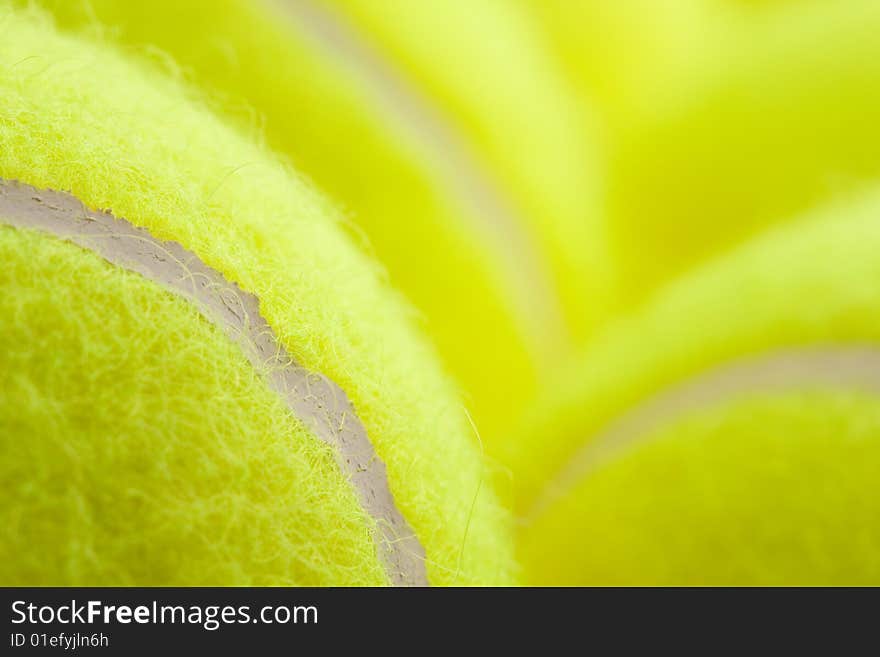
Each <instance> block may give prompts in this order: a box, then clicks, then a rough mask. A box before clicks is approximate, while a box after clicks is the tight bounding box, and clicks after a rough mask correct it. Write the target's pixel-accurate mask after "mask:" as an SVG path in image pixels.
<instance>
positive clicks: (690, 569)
mask: <svg viewBox="0 0 880 657" xmlns="http://www.w3.org/2000/svg"><path fill="white" fill-rule="evenodd" d="M878 216H880V196H878V195H877V194H874V195H873V196H871V197H870V198H867V199H865V200H864V201H860V202H859V203H855V202H852V203H849V204H846V205H843V206H840V207H835V208H832V209H829V210H826V211H824V212H820V213H817V214H816V215H814V216H811V217H809V218H803V219H802V220H801V221H800V222H799V223H798V224H796V225H794V224H793V225H789V226H786V227H784V228H781V229H777V230H775V231H772V232H771V233H770V234H767V235H765V236H764V237H763V238H761V239H760V240H757V241H754V242H752V243H750V244H747V245H745V246H744V247H742V248H740V249H739V250H737V251H735V252H733V253H731V254H729V255H728V256H725V257H724V258H722V259H719V260H717V261H714V262H712V263H710V264H708V265H706V266H704V267H702V268H699V269H698V270H695V271H693V272H691V274H689V275H688V276H687V277H685V278H683V279H681V280H680V281H678V282H676V283H675V284H673V285H672V286H670V287H669V288H668V289H667V290H666V291H665V293H664V294H662V295H660V296H658V297H657V299H655V301H654V302H652V303H651V304H649V305H648V306H647V307H646V308H645V309H644V310H643V311H641V312H640V313H638V314H636V315H634V316H632V317H630V318H627V319H624V320H621V321H620V322H618V323H617V324H615V325H614V326H612V327H611V328H610V329H609V331H608V332H607V333H606V334H605V335H604V336H603V337H602V338H601V339H598V340H597V341H596V342H595V343H594V344H593V345H591V347H590V348H589V349H588V350H587V351H586V353H584V354H583V356H582V358H580V359H578V360H577V362H576V363H575V364H573V365H572V367H571V368H570V369H569V370H567V371H566V373H564V374H562V375H560V376H558V377H557V378H556V379H554V381H553V384H552V386H550V385H548V389H547V393H546V394H545V395H544V399H543V400H542V401H541V402H540V403H539V404H538V405H537V406H536V408H535V409H534V410H533V414H532V415H531V419H530V421H529V422H528V423H527V425H526V426H525V427H524V428H523V430H522V432H521V434H520V435H517V436H512V437H511V441H510V442H509V449H510V452H509V454H508V460H507V463H508V464H509V465H510V467H511V469H512V471H513V473H514V476H515V479H516V481H517V482H518V483H519V491H518V492H519V495H520V499H519V501H518V503H519V513H520V515H521V517H522V519H523V529H522V532H521V536H520V546H519V547H520V552H521V557H522V559H523V567H524V570H525V574H526V577H527V580H528V581H530V582H531V583H541V584H739V585H742V584H844V583H846V584H877V583H878V582H880V567H878V562H877V559H876V558H874V555H875V554H876V551H877V549H878V545H880V525H878V523H877V517H878V516H877V513H878V505H877V502H876V495H874V490H875V488H876V481H877V476H878V473H880V374H878V373H880V291H878V288H877V286H876V285H874V283H873V281H876V280H877V278H878V276H880V260H878V258H877V255H876V254H877V252H878V249H880V221H878V220H877V219H878Z"/></svg>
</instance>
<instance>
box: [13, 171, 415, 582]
mask: <svg viewBox="0 0 880 657" xmlns="http://www.w3.org/2000/svg"><path fill="white" fill-rule="evenodd" d="M2 224H7V225H10V226H14V227H18V228H28V229H34V230H40V231H43V232H46V233H49V234H51V235H54V236H56V237H59V238H61V239H64V240H67V241H69V242H72V243H74V244H76V245H78V246H80V247H82V248H84V249H87V250H89V251H92V252H94V253H96V254H98V255H99V256H101V257H102V258H104V259H105V260H107V261H108V262H110V263H111V264H113V265H116V266H118V267H121V268H123V269H127V270H129V271H133V272H136V273H138V274H140V275H141V276H143V277H144V278H147V279H149V280H151V281H153V282H155V283H157V284H159V285H161V286H162V287H163V288H165V289H167V290H169V291H170V292H172V293H174V294H177V295H179V296H181V297H183V298H185V299H187V300H188V301H190V302H192V303H193V305H194V306H195V307H196V308H197V309H198V310H199V312H200V313H201V314H202V315H203V316H204V317H205V318H206V319H208V320H209V321H211V322H213V323H214V324H216V325H217V326H218V327H219V328H220V329H222V330H223V332H224V333H226V335H228V336H229V337H230V338H231V339H232V340H233V341H234V342H235V343H236V344H238V345H239V346H240V347H241V349H242V350H243V351H244V354H245V356H246V357H247V359H248V360H249V361H250V362H251V364H252V365H253V366H254V368H255V369H256V370H257V371H258V372H259V373H260V374H261V375H263V376H264V377H265V379H266V381H267V383H268V384H269V386H270V387H271V388H272V389H274V390H275V391H276V392H277V393H278V394H279V395H280V396H281V398H282V399H283V401H284V402H285V404H286V405H287V406H288V408H289V409H290V411H291V412H292V413H293V415H294V416H295V417H297V418H298V419H299V420H301V421H302V422H303V423H304V424H305V425H306V426H307V427H309V428H310V429H311V430H312V431H313V432H314V434H315V435H316V436H317V437H318V438H320V439H321V440H323V441H324V442H326V443H328V444H330V445H331V446H333V448H334V450H333V452H334V454H335V455H336V460H337V462H338V464H339V467H340V469H341V470H342V471H343V472H344V473H345V474H346V476H347V477H348V478H349V479H350V480H351V482H352V485H353V486H354V489H355V492H356V494H357V496H358V499H359V501H360V504H361V506H362V507H363V509H364V511H366V512H367V513H368V514H369V515H370V516H371V517H372V518H373V519H374V520H375V522H376V525H377V527H378V529H379V532H378V533H377V536H376V542H377V550H378V553H379V558H380V559H381V560H382V563H383V564H384V566H385V570H386V572H387V573H388V578H389V579H390V581H391V582H392V583H393V584H396V585H403V586H407V585H409V586H426V585H427V584H428V576H427V571H426V568H425V550H424V547H423V546H422V544H421V543H420V542H419V539H418V538H417V537H416V535H415V532H413V530H412V528H411V527H410V526H409V523H407V521H406V518H404V517H403V514H402V513H401V512H400V510H399V509H398V508H397V506H396V505H395V502H394V498H393V496H392V494H391V491H390V489H389V487H388V479H387V475H386V471H385V464H384V463H383V462H382V460H381V459H380V458H379V456H378V455H377V454H376V452H375V450H374V449H373V445H372V444H371V443H370V441H369V438H368V436H367V431H366V429H365V428H364V426H363V424H362V423H361V421H360V419H359V418H358V416H357V414H356V413H355V411H354V408H353V407H352V405H351V402H350V401H349V399H348V397H347V396H346V394H345V392H343V391H342V389H341V388H339V386H337V385H336V384H335V383H333V382H332V381H330V380H329V379H327V378H326V377H324V376H322V375H320V374H317V373H314V372H309V371H307V370H305V369H303V368H302V367H300V366H299V365H297V364H296V362H295V361H294V360H293V358H292V357H291V356H290V354H289V353H288V352H287V350H286V349H285V348H284V345H282V344H281V342H280V340H279V339H278V336H277V335H276V334H275V331H274V330H273V329H272V327H271V326H269V324H268V323H267V322H266V320H265V319H264V318H263V317H262V315H260V304H259V301H258V299H257V298H256V297H255V296H254V295H253V294H250V293H249V292H246V291H244V290H242V289H241V288H239V287H238V285H236V284H235V283H231V282H229V281H227V280H226V278H225V277H224V276H223V274H221V273H220V272H219V271H217V270H216V269H212V268H211V267H209V266H208V265H206V264H205V263H204V262H203V261H202V260H200V259H199V257H198V256H197V255H196V254H195V253H193V252H191V251H188V250H186V249H185V248H183V247H182V246H181V245H180V244H178V243H177V242H163V241H161V240H158V239H156V238H155V237H153V236H152V235H151V234H150V233H149V232H148V231H147V230H145V229H143V228H139V227H137V226H134V225H133V224H131V223H129V222H128V221H125V220H124V219H120V218H117V217H114V216H113V215H111V214H109V213H106V212H93V211H91V210H88V209H87V208H85V207H84V206H83V204H82V203H81V202H80V201H79V200H78V199H76V198H75V197H74V196H71V195H70V194H65V193H61V192H55V191H45V190H38V189H35V188H33V187H31V186H29V185H24V184H21V183H17V182H14V181H7V180H3V179H0V225H2Z"/></svg>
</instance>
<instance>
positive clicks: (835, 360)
mask: <svg viewBox="0 0 880 657" xmlns="http://www.w3.org/2000/svg"><path fill="white" fill-rule="evenodd" d="M816 389H833V390H858V391H865V392H871V393H880V347H877V346H871V345H850V346H830V345H829V346H822V347H812V348H807V347H805V348H792V349H784V350H778V351H774V352H769V353H766V354H763V355H759V356H753V357H750V358H745V359H743V360H739V361H736V362H733V363H729V364H725V365H721V366H719V367H717V368H715V369H713V370H710V371H708V372H704V373H701V374H697V375H695V376H693V377H691V378H690V379H688V380H687V381H684V382H681V383H678V384H675V385H673V386H671V387H669V388H667V389H666V390H662V391H660V392H658V393H656V394H655V395H654V396H653V397H650V398H648V399H646V400H644V401H642V402H641V403H639V404H637V405H636V406H635V407H634V408H632V409H630V410H628V411H626V412H625V413H624V414H623V415H621V416H619V417H617V418H616V419H614V420H612V421H611V422H610V423H608V424H607V425H606V426H605V428H604V429H602V430H600V431H599V432H598V433H596V434H594V435H593V436H591V437H590V438H588V439H587V440H585V441H584V444H583V447H581V448H580V449H579V450H578V451H577V452H576V453H575V454H574V456H572V458H571V459H569V460H568V462H567V463H566V464H565V466H564V467H563V468H562V469H561V470H559V472H558V473H557V474H556V475H555V476H554V477H553V478H552V479H551V481H550V482H549V483H548V484H547V486H546V487H545V488H544V490H543V491H542V493H541V495H539V496H538V498H537V499H536V501H535V503H534V504H533V505H532V508H531V509H530V510H529V511H528V513H527V514H526V516H525V517H526V522H531V521H533V520H534V519H535V518H537V517H538V516H540V515H541V514H542V513H543V512H544V511H546V510H547V508H548V507H549V506H550V505H551V504H552V503H553V502H554V501H555V500H557V499H559V498H560V497H562V496H564V495H566V494H567V493H569V492H571V490H572V489H573V488H574V487H575V486H577V484H578V483H579V482H580V481H581V480H582V479H583V478H584V477H586V476H588V475H589V474H590V473H591V472H592V471H594V470H595V469H597V468H598V467H600V466H602V465H603V464H605V463H607V462H608V461H610V460H611V459H613V458H615V457H617V456H619V455H620V454H621V453H623V452H624V451H625V450H627V449H632V448H633V447H634V446H636V445H638V444H639V443H640V442H641V441H643V440H646V439H649V438H650V437H651V436H653V435H656V434H657V433H658V429H660V428H662V427H663V426H664V425H669V424H672V423H673V422H675V421H677V420H679V419H680V418H682V417H684V416H686V415H688V414H689V413H694V412H696V411H699V410H700V409H704V408H709V407H712V406H716V405H718V404H721V403H724V402H728V401H732V400H735V399H738V398H744V397H750V396H756V395H762V394H772V393H779V392H789V391H791V392H793V391H797V390H805V391H806V390H816Z"/></svg>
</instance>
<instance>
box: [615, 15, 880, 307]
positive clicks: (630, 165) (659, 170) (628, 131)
mask: <svg viewBox="0 0 880 657" xmlns="http://www.w3.org/2000/svg"><path fill="white" fill-rule="evenodd" d="M734 27H735V29H733V28H734ZM878 29H880V4H878V3H877V2H874V1H873V0H867V1H866V0H845V1H843V2H833V3H828V2H794V3H786V4H783V5H780V6H772V7H766V8H763V9H762V10H761V11H754V12H751V13H749V14H748V15H747V16H745V17H741V20H739V21H738V22H736V24H735V25H734V26H733V27H732V28H731V29H730V30H728V32H727V37H726V38H725V40H724V47H723V49H721V52H720V53H717V54H714V55H713V56H712V57H710V58H709V59H708V60H707V61H706V62H705V63H704V64H703V65H702V67H701V72H700V73H699V74H695V75H692V76H691V79H690V81H689V82H685V83H681V84H680V85H679V87H678V88H677V89H676V90H675V91H674V93H673V92H670V93H668V94H666V95H665V96H658V98H657V102H656V103H654V104H653V105H652V106H651V107H650V109H646V110H644V111H643V112H642V113H641V115H640V116H637V117H634V118H632V119H631V120H630V121H629V123H628V124H627V125H624V126H621V127H620V128H619V130H618V131H617V133H616V137H615V144H614V145H613V147H612V148H610V152H611V153H612V155H611V158H610V161H609V164H608V176H607V179H606V180H607V185H608V186H607V198H606V216H607V221H608V237H609V241H610V245H611V246H610V248H611V251H612V254H613V256H612V258H613V261H614V263H615V266H616V267H619V280H618V289H617V293H616V295H615V296H616V297H618V298H619V301H620V303H621V305H622V306H623V307H632V306H633V305H634V304H638V303H639V302H641V301H643V300H644V299H645V298H647V297H650V295H651V294H652V293H653V292H654V291H655V290H657V289H658V288H659V287H661V286H662V285H663V284H664V283H666V282H668V281H670V280H672V279H674V278H675V277H676V276H679V275H681V274H682V273H683V272H686V271H687V270H688V269H689V268H690V267H693V266H695V265H698V264H699V263H701V262H704V261H707V260H709V259H711V258H712V257H714V256H716V255H718V254H720V253H723V252H724V251H726V250H728V249H730V248H732V247H734V246H736V245H737V244H741V243H742V242H744V241H745V240H747V239H749V238H750V237H752V236H754V235H756V234H758V233H760V232H761V231H763V230H765V229H766V228H767V227H769V226H772V225H775V224H779V223H784V222H788V221H793V220H797V217H799V216H800V215H802V213H803V212H804V211H806V210H809V209H810V208H812V207H814V206H816V205H817V204H821V203H823V202H828V201H830V200H832V199H835V198H841V197H843V196H846V195H848V194H850V193H854V192H857V190H859V189H862V188H864V187H866V186H870V185H871V184H873V182H874V181H875V180H876V179H877V177H878V176H880V123H878V122H877V120H876V117H877V115H878V113H880V94H878V93H877V92H876V90H877V89H878V88H880V42H878V40H877V38H876V34H877V31H878Z"/></svg>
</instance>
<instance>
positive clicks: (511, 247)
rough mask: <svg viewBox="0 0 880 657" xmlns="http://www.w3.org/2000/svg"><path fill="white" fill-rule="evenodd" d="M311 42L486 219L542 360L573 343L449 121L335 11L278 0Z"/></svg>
mask: <svg viewBox="0 0 880 657" xmlns="http://www.w3.org/2000/svg"><path fill="white" fill-rule="evenodd" d="M271 1H272V2H273V4H275V5H276V6H278V8H279V9H280V10H281V11H282V12H283V13H285V14H287V15H288V16H289V17H290V18H291V20H292V21H293V22H294V24H296V25H298V26H299V27H300V28H301V29H302V31H303V33H304V34H305V35H306V36H309V37H311V38H312V39H313V40H314V42H315V44H316V45H318V46H319V47H321V48H323V49H324V50H325V51H326V52H328V54H331V55H333V56H335V57H338V58H339V59H340V60H342V61H344V62H345V64H346V66H348V67H349V69H350V70H352V71H355V72H356V73H357V74H358V75H359V77H360V79H361V80H363V81H365V82H366V83H367V84H368V85H369V86H370V88H371V89H372V91H373V92H374V93H375V94H376V97H377V98H378V99H379V100H380V101H381V102H382V104H383V107H384V108H385V109H386V111H388V113H389V116H390V117H391V118H390V120H391V121H392V122H394V123H395V124H396V125H397V126H399V127H401V128H403V129H405V130H407V131H408V132H409V134H411V135H413V136H414V137H415V138H416V139H418V140H419V141H420V142H421V143H422V144H423V145H424V146H425V147H426V148H427V149H428V150H429V152H430V153H431V154H432V156H433V157H434V158H435V159H436V163H437V164H438V165H439V166H440V168H441V170H442V171H443V176H444V178H445V180H446V182H447V184H449V186H450V187H451V189H452V190H454V194H455V195H456V198H458V199H460V200H461V201H463V202H464V204H465V206H467V207H469V208H470V210H471V213H472V214H473V215H474V216H475V217H476V218H478V219H479V220H480V222H481V224H482V225H480V226H477V228H478V229H479V230H481V231H483V232H484V233H485V234H486V235H487V238H488V245H489V246H490V247H491V248H493V249H495V251H496V252H497V254H498V255H499V256H501V258H502V260H503V262H504V266H505V275H506V278H507V279H508V280H510V281H511V282H512V288H513V290H514V291H515V293H516V295H517V297H516V298H515V299H514V301H515V302H516V303H517V304H518V306H519V308H518V314H519V316H520V321H522V322H523V324H524V325H526V326H529V327H530V331H529V335H528V336H526V337H527V339H529V340H530V341H531V347H532V349H533V350H534V351H535V353H538V354H542V353H547V352H549V351H552V350H553V349H555V348H556V347H558V345H559V344H560V342H562V343H564V342H565V341H568V340H569V339H570V337H569V334H568V331H567V329H566V321H565V319H564V312H563V309H562V307H561V304H560V301H559V294H558V291H557V289H556V285H555V283H554V280H553V274H552V273H551V272H550V271H549V269H548V266H547V262H546V259H545V258H544V257H543V255H542V254H541V253H540V251H539V249H538V247H537V246H536V245H535V243H534V240H533V239H532V238H531V237H530V235H529V234H528V233H527V231H526V229H525V228H524V223H525V222H524V221H523V219H522V217H519V216H517V215H518V211H517V210H516V209H515V208H514V207H512V205H511V204H510V203H509V202H507V201H506V200H505V198H504V196H503V194H502V193H501V191H500V190H499V189H498V186H497V185H496V184H495V181H494V180H492V178H491V177H490V176H489V175H488V173H487V172H486V171H485V170H484V169H483V167H482V166H481V165H480V163H479V162H478V161H477V160H476V158H475V157H474V156H473V154H472V152H471V149H470V148H469V146H468V145H467V143H466V142H465V141H464V140H463V139H462V138H461V137H460V136H459V135H458V134H457V133H456V131H455V130H454V128H453V127H452V126H451V125H450V124H449V121H447V120H446V118H445V117H443V116H442V115H441V114H440V112H438V111H437V110H436V109H435V108H434V107H432V105H431V104H430V103H429V102H428V101H427V100H426V99H425V98H423V96H422V94H421V93H420V92H419V91H418V90H417V89H414V88H413V86H412V85H411V84H409V83H408V81H407V80H406V79H404V77H403V76H402V75H400V74H399V73H398V71H397V70H396V67H395V66H394V65H393V64H392V63H390V62H388V61H386V59H385V58H383V56H382V55H381V54H380V53H379V52H378V51H377V50H376V49H375V48H373V47H371V45H370V44H369V43H368V42H367V41H365V40H364V39H363V38H361V36H360V35H359V34H358V33H357V31H356V30H355V29H354V28H353V27H351V26H350V25H347V24H346V23H345V22H344V21H342V20H340V18H339V17H337V16H336V15H334V14H333V13H332V12H331V11H330V10H328V9H326V8H324V7H321V6H319V4H318V3H315V2H313V0H271Z"/></svg>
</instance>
